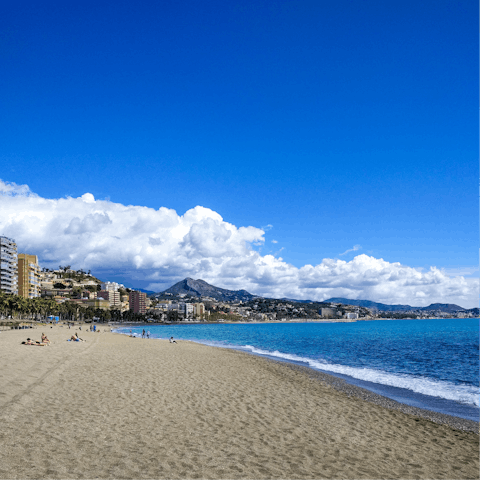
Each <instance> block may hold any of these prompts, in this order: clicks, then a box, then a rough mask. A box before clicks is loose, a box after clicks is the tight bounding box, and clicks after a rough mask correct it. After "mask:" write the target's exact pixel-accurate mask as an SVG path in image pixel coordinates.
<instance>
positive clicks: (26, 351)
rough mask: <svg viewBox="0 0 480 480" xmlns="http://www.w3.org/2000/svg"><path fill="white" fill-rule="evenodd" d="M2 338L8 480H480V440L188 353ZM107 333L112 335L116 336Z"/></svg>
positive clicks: (99, 339)
mask: <svg viewBox="0 0 480 480" xmlns="http://www.w3.org/2000/svg"><path fill="white" fill-rule="evenodd" d="M43 331H45V333H46V334H47V335H48V336H49V337H50V339H51V340H52V341H53V342H54V343H53V345H52V346H50V347H33V346H24V345H21V344H20V342H21V341H22V340H25V339H26V337H27V336H28V337H32V338H33V339H39V338H40V335H41V333H42V329H41V328H37V329H35V330H23V331H7V332H0V362H1V363H0V478H258V479H260V478H262V479H263V478H265V479H266V478H346V479H348V478H351V479H353V478H370V479H373V478H404V479H407V478H429V479H437V478H447V479H453V478H461V479H467V478H479V472H478V435H476V434H475V433H472V432H464V431H460V430H455V429H453V428H451V427H450V426H445V425H438V424H436V423H433V422H431V421H428V420H425V419H421V418H418V417H415V416H412V415H408V414H405V413H403V412H400V411H394V410H388V409H385V408H382V407H381V406H378V405H375V404H372V403H370V402H366V401H365V400H363V399H360V398H355V397H349V396H347V395H346V394H345V393H342V392H339V391H337V390H335V389H334V388H332V387H331V386H329V385H327V384H326V383H324V382H323V381H321V380H319V379H318V378H316V377H314V376H313V377H312V376H311V375H308V374H307V373H306V372H305V371H304V370H301V369H300V370H299V369H295V368H290V367H289V366H288V365H285V364H282V363H278V362H271V361H268V360H265V359H261V358H257V357H254V356H251V355H247V354H243V353H240V352H235V351H230V350H224V349H217V348H211V347H206V346H203V345H198V344H194V343H190V342H182V341H180V342H179V343H178V344H177V345H171V344H169V343H168V342H167V341H166V340H146V339H145V340H143V339H139V338H130V337H127V336H122V335H117V334H113V333H90V332H84V331H82V332H81V335H80V336H81V337H83V338H85V339H86V340H87V342H85V343H72V342H67V341H66V339H67V338H69V336H70V335H71V333H72V332H73V330H68V329H67V328H66V327H63V328H62V327H59V326H56V327H54V328H52V329H50V328H45V329H44V330H43ZM102 331H103V328H102Z"/></svg>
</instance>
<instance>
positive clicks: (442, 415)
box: [115, 322, 479, 434]
mask: <svg viewBox="0 0 480 480" xmlns="http://www.w3.org/2000/svg"><path fill="white" fill-rule="evenodd" d="M261 323H263V322H261ZM261 323H260V324H261ZM137 327H139V326H138V325H137ZM140 327H143V326H140ZM145 327H146V326H145ZM116 328H118V329H121V328H122V327H116ZM115 333H118V334H119V335H128V333H127V332H125V333H120V332H115ZM150 340H158V338H156V337H152V338H150ZM181 341H190V342H192V343H196V344H199V345H206V346H209V347H213V348H221V349H226V350H233V351H237V352H241V353H246V354H248V355H253V356H255V357H257V358H262V359H265V360H268V361H273V362H279V363H282V364H285V365H287V366H291V367H294V368H299V369H301V368H305V369H306V372H313V373H314V374H316V375H318V378H322V379H324V381H325V382H326V383H328V384H331V385H332V386H334V388H337V389H338V391H342V392H346V393H348V395H352V396H356V397H358V398H362V399H365V400H367V401H371V402H372V403H375V404H376V405H380V406H383V407H385V408H389V409H392V410H398V411H403V412H404V413H409V414H412V415H416V416H418V417H420V418H425V419H428V420H431V421H433V422H435V423H438V424H445V425H450V426H452V428H458V429H460V430H463V431H470V432H475V433H476V434H478V433H479V422H478V421H477V420H476V417H477V416H478V414H479V408H478V407H476V406H475V405H470V404H462V403H460V402H455V401H454V400H448V399H444V398H442V397H434V396H429V395H426V394H421V393H416V392H414V391H411V390H408V389H406V388H402V387H392V386H388V385H383V384H375V383H371V382H368V381H364V380H361V379H358V378H355V377H351V376H349V375H346V374H344V375H342V374H338V375H337V374H335V373H332V372H329V371H325V370H321V369H320V370H318V369H316V368H315V367H312V366H309V365H302V362H295V361H293V360H288V359H283V358H278V357H276V356H270V355H267V354H265V355H262V354H259V353H254V352H250V351H246V350H244V349H243V348H242V346H240V345H237V346H231V347H229V346H221V345H214V344H210V343H203V342H200V341H198V342H197V341H195V340H187V339H185V340H183V339H182V340H181ZM389 394H390V396H389ZM392 397H393V398H392ZM437 398H438V401H436V399H437ZM403 399H405V400H406V401H405V402H403V401H402V400H403ZM408 401H410V403H408ZM442 402H443V403H442ZM455 404H458V405H459V407H460V408H455ZM463 405H465V407H464V409H463V410H462V406H463ZM429 407H433V408H429ZM435 408H436V409H435ZM455 413H458V414H459V415H456V414H455ZM462 413H463V415H464V416H460V414H462ZM465 417H467V418H465ZM468 417H470V418H468ZM472 417H473V419H472Z"/></svg>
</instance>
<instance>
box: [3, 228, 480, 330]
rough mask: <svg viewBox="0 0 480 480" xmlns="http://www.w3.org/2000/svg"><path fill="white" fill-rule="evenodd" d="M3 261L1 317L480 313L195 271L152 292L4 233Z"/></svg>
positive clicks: (233, 318) (160, 319) (329, 317)
mask: <svg viewBox="0 0 480 480" xmlns="http://www.w3.org/2000/svg"><path fill="white" fill-rule="evenodd" d="M0 265H1V271H0V322H3V323H4V324H9V323H14V322H15V321H17V322H18V321H22V320H27V319H28V320H42V321H45V320H48V319H49V320H51V321H58V320H66V321H71V322H74V321H87V322H89V321H90V322H91V321H95V322H108V323H117V322H118V323H124V322H128V323H130V322H144V323H146V322H156V323H176V322H279V321H282V322H283V321H294V322H302V321H303V322H304V321H336V322H338V321H342V322H354V321H358V320H374V319H379V318H396V319H403V318H412V319H419V318H442V317H449V318H451V317H457V318H465V317H476V316H478V314H479V311H478V309H470V310H466V309H463V308H461V307H458V306H451V305H450V306H448V305H444V306H443V307H442V306H441V305H439V304H437V305H436V306H432V309H431V310H428V307H427V309H425V307H424V308H415V307H410V309H408V308H407V309H403V310H402V311H382V310H379V309H378V308H377V307H375V306H373V307H370V308H369V307H365V306H361V305H349V304H347V303H346V302H348V300H346V299H345V300H344V302H345V303H342V302H336V301H326V302H315V301H302V300H291V299H273V298H263V297H258V296H255V295H252V294H250V293H248V292H247V291H245V290H239V291H232V290H227V289H223V288H219V287H215V286H213V285H209V284H208V283H206V282H204V281H203V280H193V279H189V278H187V279H185V280H182V281H180V282H178V283H176V284H175V285H173V286H172V287H170V288H169V289H167V290H165V291H164V292H160V293H152V294H150V295H147V293H145V292H143V291H137V290H132V289H129V288H125V286H124V285H122V284H119V283H116V282H110V281H105V280H100V279H98V278H96V277H95V276H93V275H92V273H91V272H90V271H84V270H75V269H72V268H71V265H65V266H59V268H58V269H49V268H41V266H40V265H39V264H38V257H37V256H36V255H34V254H29V253H18V252H17V246H16V243H15V241H14V240H13V239H10V238H8V237H2V236H0ZM342 300H343V299H342ZM370 303H373V302H370ZM375 305H381V304H375ZM384 307H388V306H384ZM406 307H408V306H406ZM445 307H448V308H445ZM455 308H457V309H455Z"/></svg>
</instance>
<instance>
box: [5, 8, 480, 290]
mask: <svg viewBox="0 0 480 480" xmlns="http://www.w3.org/2000/svg"><path fill="white" fill-rule="evenodd" d="M0 28H1V31H2V32H3V38H2V48H1V49H0V59H1V64H2V66H3V68H2V75H1V76H0V104H1V105H2V115H1V116H0V142H1V145H2V148H1V150H0V167H1V169H0V179H1V180H3V181H4V182H11V183H15V184H17V185H28V187H29V189H30V191H31V192H34V193H35V194H36V195H38V196H39V197H41V198H44V199H61V198H66V197H72V198H78V197H81V196H82V195H84V194H85V193H87V192H89V193H91V194H93V195H94V197H95V198H96V199H101V200H107V201H110V202H113V203H118V204H123V205H136V206H145V207H150V208H152V209H159V208H160V207H167V208H169V209H173V210H175V211H176V212H177V214H178V215H179V216H182V215H184V213H185V212H187V211H188V210H190V209H192V208H194V207H195V206H197V205H199V206H203V207H205V208H207V209H211V210H212V211H213V212H217V213H218V214H219V215H221V217H222V218H223V220H224V221H225V222H228V223H230V224H232V225H235V226H236V227H238V228H240V227H242V226H244V227H250V226H251V227H256V228H258V229H263V231H264V232H265V233H264V236H263V240H261V241H258V239H257V240H256V241H253V242H251V243H250V247H249V248H253V249H254V250H256V251H258V252H259V253H260V255H261V256H265V255H268V254H272V255H274V256H276V257H277V258H278V257H281V258H282V259H283V261H284V262H286V263H288V264H289V265H293V266H295V267H296V268H299V269H300V268H302V267H303V266H305V265H308V264H310V265H313V266H316V265H318V264H320V263H321V262H322V261H323V260H324V259H342V260H345V261H347V262H350V261H352V260H353V258H354V257H355V256H356V255H359V254H365V255H367V256H371V257H373V258H376V259H383V260H385V261H386V262H390V263H395V262H400V264H402V265H406V266H409V267H412V268H416V269H419V268H423V269H425V271H426V270H428V269H430V267H432V266H435V267H437V268H439V269H446V270H445V272H447V273H448V274H451V275H457V274H459V273H460V274H466V275H467V277H469V276H470V277H471V276H472V275H473V276H478V270H477V272H475V271H474V270H475V269H476V268H477V267H478V103H479V102H478V31H477V30H478V5H477V4H475V2H458V3H455V2H451V1H449V2H446V1H438V0H437V1H435V2H434V1H425V2H413V1H402V2H400V1H391V2H381V1H367V2H356V3H355V2H350V1H349V2H347V1H338V2H324V1H319V0H316V1H302V0H300V1H295V2H292V1H278V2H259V1H255V2H253V1H242V2H217V1H210V2H205V1H177V2H133V1H123V2H118V1H117V2H105V1H97V2H78V3H75V4H74V3H71V2H67V4H65V2H58V1H57V2H48V1H46V2H42V3H38V2H22V1H20V2H8V3H7V4H5V5H3V7H2V15H0ZM0 201H1V199H0ZM2 225H3V230H4V234H5V232H7V233H8V231H9V227H8V224H7V223H6V221H4V223H3V224H2V223H0V226H2ZM15 231H17V230H15ZM0 234H2V232H1V231H0ZM17 235H18V234H17ZM355 245H357V246H358V247H357V249H356V250H354V246H355ZM38 248H40V246H39V247H38ZM42 248H43V247H42ZM347 250H350V251H348V252H347ZM344 252H347V253H344ZM341 254H343V255H341ZM40 256H41V255H40ZM45 258H46V255H45ZM59 260H60V259H59ZM52 261H53V260H52ZM98 268H100V267H98ZM105 268H106V266H105ZM182 272H183V271H182ZM197 273H200V270H198V269H197V270H195V271H192V275H195V274H197ZM125 275H126V274H125ZM178 275H180V272H178ZM172 278H173V277H172ZM222 278H223V277H222ZM137 280H138V278H137ZM211 280H212V281H213V280H215V278H214V277H212V278H211ZM150 283H151V282H150ZM219 286H222V285H219ZM477 298H478V296H477Z"/></svg>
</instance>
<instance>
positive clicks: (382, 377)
mask: <svg viewBox="0 0 480 480" xmlns="http://www.w3.org/2000/svg"><path fill="white" fill-rule="evenodd" d="M242 348H243V349H245V350H248V351H251V352H252V353H255V354H256V355H268V356H269V357H277V358H282V359H285V360H290V361H293V362H301V363H306V364H307V365H308V366H310V367H311V368H314V369H317V370H323V371H325V372H333V373H339V374H342V375H348V376H349V377H353V378H357V379H359V380H364V381H366V382H372V383H378V384H380V385H388V386H390V387H398V388H404V389H407V390H411V391H413V392H416V393H421V394H423V395H429V396H432V397H440V398H444V399H446V400H453V401H456V402H461V403H467V404H471V405H475V406H477V407H478V406H479V393H480V392H479V389H478V388H477V387H475V386H471V385H455V384H453V383H450V382H445V381H442V380H433V379H430V378H426V377H421V376H413V375H407V374H398V373H389V372H384V371H382V370H375V369H372V368H357V367H349V366H346V365H338V364H332V363H327V362H323V361H320V360H313V359H311V358H306V357H299V356H298V355H293V354H289V353H282V352H279V351H278V350H275V351H273V352H270V351H267V350H262V349H259V348H256V347H252V346H251V345H245V346H244V347H242Z"/></svg>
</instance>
